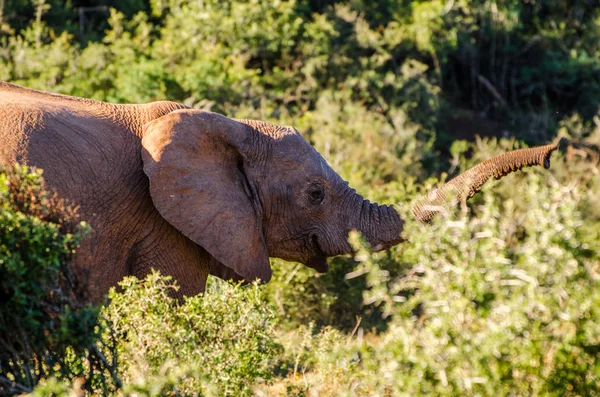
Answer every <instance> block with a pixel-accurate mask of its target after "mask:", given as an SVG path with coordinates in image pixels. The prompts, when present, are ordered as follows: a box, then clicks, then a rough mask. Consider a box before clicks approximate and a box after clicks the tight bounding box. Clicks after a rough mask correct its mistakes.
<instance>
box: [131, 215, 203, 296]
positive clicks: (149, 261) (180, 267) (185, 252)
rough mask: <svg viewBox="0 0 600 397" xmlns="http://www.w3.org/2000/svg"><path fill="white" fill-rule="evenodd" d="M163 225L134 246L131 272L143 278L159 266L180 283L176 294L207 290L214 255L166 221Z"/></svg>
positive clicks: (182, 294)
mask: <svg viewBox="0 0 600 397" xmlns="http://www.w3.org/2000/svg"><path fill="white" fill-rule="evenodd" d="M160 229H161V231H160V232H156V233H153V234H151V235H149V236H148V237H146V238H145V239H144V240H143V241H141V242H140V243H138V244H137V245H136V246H135V247H134V248H133V250H132V253H131V255H130V257H129V260H128V265H129V268H130V274H132V275H134V276H136V277H138V278H140V279H142V278H144V277H145V276H146V275H147V274H149V273H150V272H151V271H152V269H155V270H158V271H160V273H161V274H162V275H165V276H166V275H168V276H171V277H173V280H175V281H176V282H177V284H178V285H179V290H178V291H177V292H176V293H174V294H173V295H174V296H176V297H178V298H182V297H183V296H194V295H197V294H199V293H201V292H204V289H205V287H206V279H207V278H208V274H209V272H210V268H209V263H210V258H211V257H210V255H209V254H208V253H207V252H206V251H205V250H204V249H202V248H201V247H199V246H198V245H196V244H195V243H193V242H192V241H190V240H189V239H187V238H186V237H185V236H183V235H182V234H181V233H180V232H179V231H177V230H176V229H175V228H173V227H172V226H171V225H169V224H166V222H165V225H162V227H161V228H160ZM165 229H166V230H165Z"/></svg>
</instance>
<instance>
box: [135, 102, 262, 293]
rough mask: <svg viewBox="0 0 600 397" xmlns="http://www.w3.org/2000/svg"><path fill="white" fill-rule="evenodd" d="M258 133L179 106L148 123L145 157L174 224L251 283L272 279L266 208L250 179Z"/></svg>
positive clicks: (156, 196)
mask: <svg viewBox="0 0 600 397" xmlns="http://www.w3.org/2000/svg"><path fill="white" fill-rule="evenodd" d="M258 134H259V133H258V132H257V131H256V130H255V129H254V128H252V127H250V126H248V125H245V124H243V123H239V122H237V121H234V120H231V119H228V118H227V117H224V116H221V115H219V114H216V113H211V112H205V111H197V110H187V109H186V110H177V111H174V112H172V113H169V114H168V115H165V116H163V117H161V118H159V119H156V120H154V121H151V122H150V123H148V124H146V126H145V128H144V136H143V138H142V160H143V163H144V172H145V174H146V175H147V176H148V178H149V179H150V194H151V196H152V201H153V203H154V205H155V207H156V208H157V209H158V212H159V213H160V214H161V215H162V216H163V217H164V218H165V219H166V220H167V222H169V223H170V224H171V225H173V226H174V227H176V228H177V229H178V230H179V231H181V232H182V233H183V234H184V235H185V236H186V237H188V238H189V239H191V240H192V241H194V242H195V243H196V244H198V245H200V246H202V247H203V248H204V249H205V250H206V251H208V253H210V254H211V255H212V256H213V257H214V258H215V259H216V260H217V261H218V262H220V263H222V264H223V265H225V266H227V267H228V268H229V269H231V270H233V271H234V272H235V273H236V274H238V275H239V276H241V277H242V278H243V279H245V280H246V281H252V280H255V279H260V280H262V281H264V282H267V281H269V279H270V278H271V267H270V265H269V255H268V253H267V248H266V245H265V241H264V234H263V231H262V221H261V219H260V217H261V215H260V214H261V210H260V205H259V200H258V197H257V196H256V191H255V189H254V188H253V185H252V184H251V183H250V181H248V179H247V177H246V174H247V173H246V168H247V167H249V163H250V162H251V161H252V155H251V152H252V151H253V150H254V149H255V147H256V143H257V140H258V139H259V138H260V137H259V136H258ZM212 270H213V271H212V272H211V273H214V269H212ZM223 270H224V272H223V274H231V272H229V271H226V269H223Z"/></svg>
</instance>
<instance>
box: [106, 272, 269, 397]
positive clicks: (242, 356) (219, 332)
mask: <svg viewBox="0 0 600 397" xmlns="http://www.w3.org/2000/svg"><path fill="white" fill-rule="evenodd" d="M169 280H170V278H169V277H162V276H160V274H158V273H152V274H150V275H149V276H148V277H147V278H146V279H145V280H143V281H140V280H138V279H136V278H134V277H128V278H126V279H125V280H124V281H123V282H122V283H121V284H120V285H121V288H122V292H117V291H116V290H115V289H112V290H111V292H110V293H109V298H110V300H111V302H110V304H109V305H108V306H106V307H105V308H104V309H103V314H104V316H106V318H107V319H108V320H109V321H110V323H111V324H112V329H113V330H114V332H115V335H116V336H117V346H118V349H117V351H118V354H119V360H120V367H119V371H120V373H121V376H122V379H123V381H124V382H125V383H126V385H125V386H124V388H123V393H124V394H129V393H137V394H141V395H161V394H162V393H170V394H176V395H195V394H201V395H233V396H238V395H250V394H251V391H252V389H251V386H252V384H253V383H255V382H258V381H261V382H266V381H268V380H269V379H270V378H271V376H272V373H273V370H274V366H275V364H276V361H277V357H278V354H279V352H280V350H281V347H280V345H279V344H278V343H277V341H276V340H275V337H274V315H273V312H272V310H271V309H270V308H269V306H266V305H265V304H264V296H263V294H264V291H263V290H262V289H261V288H259V287H258V286H256V285H254V286H249V287H244V288H242V287H240V286H232V285H228V284H225V283H221V282H216V281H215V282H213V283H211V284H210V285H209V287H208V290H207V293H206V294H205V295H202V296H196V297H192V298H186V299H185V301H183V302H181V303H180V304H179V302H178V301H177V300H176V299H174V298H172V297H170V295H169V294H170V292H171V291H172V290H173V289H175V288H177V286H176V285H173V284H172V283H170V282H169ZM213 281H214V280H213Z"/></svg>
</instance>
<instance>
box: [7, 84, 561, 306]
mask: <svg viewBox="0 0 600 397" xmlns="http://www.w3.org/2000/svg"><path fill="white" fill-rule="evenodd" d="M0 120H2V122H1V125H0V164H12V163H21V164H27V165H30V166H34V167H39V168H42V169H43V171H44V179H45V181H46V186H47V187H48V188H49V189H52V190H53V191H55V192H56V193H57V194H58V195H59V196H60V197H63V198H65V199H67V200H68V201H69V202H70V203H73V205H75V206H77V207H78V208H79V214H80V216H81V219H83V220H85V221H87V222H88V223H89V224H90V225H91V228H92V232H90V233H89V234H88V235H87V236H86V237H85V238H84V240H83V241H82V243H81V246H80V247H79V249H78V251H77V253H76V255H75V258H74V267H75V269H77V272H76V274H84V273H85V274H86V275H87V277H88V279H89V282H88V287H87V290H88V299H90V300H92V301H98V300H101V299H102V298H103V296H104V295H105V294H106V293H107V291H108V290H109V289H110V287H112V286H115V285H117V284H118V282H119V281H120V280H121V279H122V278H123V277H125V276H127V275H134V276H137V277H139V278H141V277H144V276H145V275H146V274H147V273H149V272H150V271H151V268H155V269H157V270H159V271H160V272H161V273H162V274H165V275H170V276H172V277H173V278H174V279H175V280H176V281H177V283H178V284H179V287H180V288H179V290H178V292H177V294H179V296H180V297H182V296H190V295H196V294H198V293H200V292H203V291H204V289H205V285H206V281H207V277H208V276H209V274H211V275H214V276H217V277H220V278H223V279H226V280H234V281H241V282H251V281H253V280H261V281H262V282H268V281H269V279H270V278H271V268H270V264H269V258H270V257H276V258H282V259H284V260H287V261H295V262H300V263H303V264H305V265H307V266H309V267H311V268H314V269H315V270H316V271H319V272H325V271H327V269H328V265H327V258H328V257H331V256H336V255H341V254H346V253H350V252H351V251H352V248H351V246H350V245H349V243H348V242H347V235H348V233H349V232H350V231H351V230H353V229H356V230H358V231H360V232H361V233H362V234H363V236H364V237H365V238H366V240H367V241H368V242H369V243H370V245H371V246H372V247H374V249H377V250H382V249H386V248H388V247H391V246H393V245H395V244H398V243H400V242H401V241H403V238H402V236H401V232H402V228H403V224H404V221H403V220H402V219H401V218H400V216H399V215H398V213H397V212H396V210H395V209H394V208H393V206H389V205H379V204H377V203H371V202H369V201H368V200H365V199H364V198H363V197H361V196H360V195H359V194H358V193H357V192H356V191H355V190H354V189H352V188H351V187H350V186H349V185H348V183H347V182H346V181H344V180H343V179H342V178H341V177H340V176H339V175H338V174H337V173H336V172H335V171H334V170H333V169H332V168H331V167H330V166H329V165H328V164H327V162H326V161H325V160H324V159H323V157H321V155H320V154H319V153H318V152H317V151H316V150H315V149H314V148H313V147H312V146H311V145H310V144H309V143H308V142H307V141H306V140H305V139H304V138H303V137H302V135H301V134H300V133H299V132H298V131H297V130H296V129H294V128H293V127H287V126H278V125H273V124H270V123H267V122H263V121H255V120H245V119H231V118H228V117H225V116H223V115H220V114H217V113H212V112H209V111H203V110H195V109H190V108H188V107H186V106H184V105H182V104H179V103H176V102H169V101H159V102H152V103H148V104H109V103H104V102H99V101H95V100H91V99H82V98H76V97H71V96H66V95H60V94H53V93H47V92H42V91H37V90H33V89H28V88H23V87H19V86H16V85H13V84H10V83H4V82H1V83H0ZM554 149H555V147H554V146H553V145H547V146H543V147H539V148H534V149H522V150H517V151H514V152H509V153H506V154H504V155H501V156H498V157H496V158H493V159H491V160H487V161H486V162H483V163H480V164H479V165H477V166H476V167H474V168H473V169H471V170H469V171H467V172H465V173H464V174H461V175H460V176H458V177H457V178H455V179H453V180H451V181H450V182H448V183H447V184H446V185H444V186H442V187H440V188H438V189H435V190H434V191H433V192H432V193H431V194H429V195H428V196H427V197H425V198H423V199H422V200H421V201H419V202H417V204H416V205H415V207H414V213H415V216H416V217H417V218H418V219H420V220H422V221H428V220H430V219H431V218H432V217H433V215H434V214H435V212H436V208H437V205H438V204H440V203H443V202H445V201H447V200H448V199H449V196H448V192H450V195H452V196H458V197H459V198H461V199H466V198H468V197H470V196H472V195H473V194H474V193H475V192H476V191H477V190H479V188H480V187H481V186H482V185H483V183H485V181H486V180H487V179H488V178H490V177H492V176H494V177H497V178H499V177H501V176H503V175H505V174H507V173H509V172H511V171H514V170H516V169H520V168H521V167H523V166H529V165H536V164H541V165H546V166H547V165H548V159H549V156H550V153H551V152H552V150H554Z"/></svg>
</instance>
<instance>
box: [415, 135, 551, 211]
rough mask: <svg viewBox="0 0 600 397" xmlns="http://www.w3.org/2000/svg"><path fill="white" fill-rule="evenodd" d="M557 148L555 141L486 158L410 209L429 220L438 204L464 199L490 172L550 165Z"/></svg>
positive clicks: (496, 175) (500, 173)
mask: <svg viewBox="0 0 600 397" xmlns="http://www.w3.org/2000/svg"><path fill="white" fill-rule="evenodd" d="M556 149H557V145H545V146H540V147H536V148H531V149H519V150H514V151H512V152H508V153H504V154H501V155H499V156H496V157H492V158H491V159H489V160H485V161H483V162H481V163H479V164H477V165H476V166H475V167H473V168H470V169H468V170H467V171H465V172H463V173H462V174H460V175H458V176H457V177H455V178H453V179H451V180H450V181H448V182H447V183H445V184H444V185H443V186H441V187H440V188H438V189H435V190H433V191H432V192H431V193H429V194H428V195H427V196H426V197H424V198H422V199H421V200H419V201H417V202H416V204H415V205H414V206H413V209H412V210H413V213H414V214H415V217H416V218H417V219H418V220H419V221H421V222H428V221H430V220H431V219H432V218H433V217H434V216H435V215H436V214H437V213H438V212H439V209H440V206H441V205H444V204H445V203H447V202H448V201H449V200H452V199H454V198H458V199H459V200H460V201H461V202H465V201H466V200H468V199H470V198H471V197H473V195H474V194H475V193H477V192H478V191H479V189H481V187H482V186H483V185H484V184H485V183H486V182H487V181H488V180H489V179H490V178H491V177H492V176H493V177H494V178H496V179H500V178H502V177H503V176H505V175H508V174H510V173H511V172H513V171H516V170H520V169H521V168H523V167H530V166H534V165H542V166H543V167H544V168H548V167H550V156H551V154H552V152H553V151H554V150H556Z"/></svg>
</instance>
